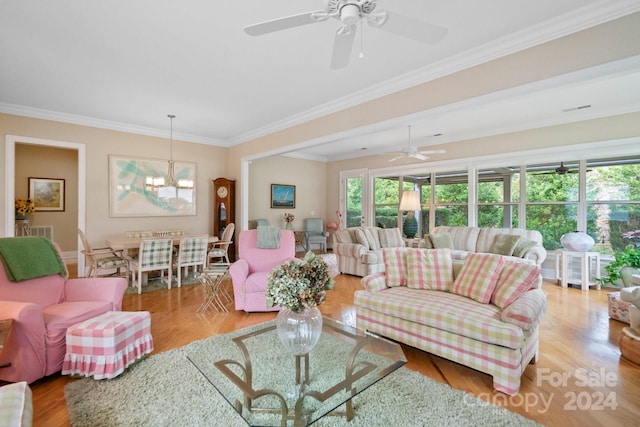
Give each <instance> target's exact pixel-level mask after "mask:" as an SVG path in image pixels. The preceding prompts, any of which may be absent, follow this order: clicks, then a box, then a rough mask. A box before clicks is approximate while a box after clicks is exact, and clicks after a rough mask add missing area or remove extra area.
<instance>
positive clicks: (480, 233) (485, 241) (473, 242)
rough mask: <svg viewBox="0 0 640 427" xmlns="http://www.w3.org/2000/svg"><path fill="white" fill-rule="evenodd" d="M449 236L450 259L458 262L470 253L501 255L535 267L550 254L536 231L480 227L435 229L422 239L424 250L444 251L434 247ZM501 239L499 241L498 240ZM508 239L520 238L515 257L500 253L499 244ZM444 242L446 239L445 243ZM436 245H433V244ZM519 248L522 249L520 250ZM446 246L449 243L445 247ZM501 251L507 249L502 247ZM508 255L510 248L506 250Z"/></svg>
mask: <svg viewBox="0 0 640 427" xmlns="http://www.w3.org/2000/svg"><path fill="white" fill-rule="evenodd" d="M443 234H448V235H449V236H450V237H451V243H452V245H453V246H452V247H451V248H450V249H452V251H451V255H452V257H453V259H455V260H464V259H465V258H466V257H467V255H468V254H469V253H473V252H475V253H498V254H500V255H507V256H512V257H514V258H522V259H525V260H527V261H528V262H533V263H535V264H536V265H542V263H543V261H544V260H545V258H546V257H547V251H546V249H545V248H544V247H543V246H542V234H540V232H539V231H537V230H524V229H521V228H478V227H450V226H440V227H436V228H434V229H433V230H432V231H431V233H430V234H429V235H425V237H424V239H422V242H421V247H424V248H430V247H436V248H438V247H444V246H438V245H433V242H435V241H436V240H437V239H436V238H437V235H443ZM432 235H435V236H436V237H434V238H432V237H431V236H432ZM498 236H500V237H498ZM505 236H520V239H519V240H518V243H517V244H516V247H515V248H514V249H515V250H514V251H512V253H500V251H499V250H497V248H498V247H499V246H500V245H497V243H498V240H497V239H500V238H502V237H505ZM444 240H445V242H446V240H447V239H444ZM432 241H433V242H432ZM518 245H520V246H518ZM445 246H446V243H445ZM501 249H505V247H504V246H503V247H502V248H501ZM506 250H507V252H509V248H506Z"/></svg>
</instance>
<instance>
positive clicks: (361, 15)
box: [244, 0, 447, 69]
mask: <svg viewBox="0 0 640 427" xmlns="http://www.w3.org/2000/svg"><path fill="white" fill-rule="evenodd" d="M376 6H377V4H376V0H325V2H324V7H325V8H324V10H317V11H312V12H307V13H302V14H298V15H292V16H287V17H283V18H277V19H272V20H270V21H265V22H261V23H258V24H253V25H248V26H246V27H244V31H245V32H246V33H247V34H249V35H252V36H260V35H263V34H268V33H272V32H275V31H281V30H286V29H289V28H293V27H298V26H301V25H307V24H313V23H316V22H322V21H326V20H328V19H329V18H335V19H337V20H339V21H340V23H341V25H340V26H339V27H338V28H337V29H336V35H335V39H334V45H333V53H332V58H331V68H332V69H339V68H344V67H346V66H347V65H348V64H349V58H350V56H351V50H352V46H353V41H354V39H355V33H356V31H357V28H358V27H357V26H358V21H361V20H364V19H366V21H367V23H368V24H369V25H370V26H371V27H373V28H380V29H384V30H386V31H389V32H392V33H395V34H397V35H400V36H403V37H406V38H409V39H413V40H416V41H419V42H421V43H436V42H438V41H440V40H441V39H442V38H443V37H444V36H445V35H446V34H447V29H446V28H442V27H440V26H437V25H433V24H428V23H426V22H423V21H420V20H418V19H415V18H412V17H409V16H404V15H399V14H395V13H394V14H391V13H389V12H387V11H383V10H375V9H376ZM390 15H392V16H390ZM361 57H362V56H361Z"/></svg>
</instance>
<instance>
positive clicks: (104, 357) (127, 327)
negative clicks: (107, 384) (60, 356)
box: [62, 311, 153, 380]
mask: <svg viewBox="0 0 640 427" xmlns="http://www.w3.org/2000/svg"><path fill="white" fill-rule="evenodd" d="M152 351H153V338H152V337H151V316H150V314H149V312H148V311H109V312H107V313H104V314H101V315H100V316H97V317H94V318H93V319H89V320H85V321H84V322H80V323H78V324H77V325H74V326H71V327H70V328H69V329H67V353H66V354H65V356H64V363H63V364H62V374H63V375H67V374H70V375H83V376H86V377H90V376H93V378H94V379H96V380H100V379H103V378H114V377H117V376H118V375H120V374H121V373H122V372H123V371H124V370H125V368H126V367H128V366H129V365H131V364H132V363H133V362H135V361H136V360H138V359H140V358H141V357H143V356H144V355H145V354H148V353H151V352H152Z"/></svg>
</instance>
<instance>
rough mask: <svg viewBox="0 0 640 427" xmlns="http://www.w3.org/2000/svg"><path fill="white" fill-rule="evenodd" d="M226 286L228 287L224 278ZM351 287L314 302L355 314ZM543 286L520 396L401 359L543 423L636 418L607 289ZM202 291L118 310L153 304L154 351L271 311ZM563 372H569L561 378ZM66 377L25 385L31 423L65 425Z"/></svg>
mask: <svg viewBox="0 0 640 427" xmlns="http://www.w3.org/2000/svg"><path fill="white" fill-rule="evenodd" d="M226 286H227V287H228V288H229V289H230V286H231V284H230V282H229V280H227V282H226ZM357 289H361V285H360V278H358V277H354V276H347V275H341V276H338V277H337V278H336V285H335V287H334V289H333V290H332V291H330V292H329V293H328V297H327V302H326V304H324V305H323V306H321V307H320V309H321V311H322V312H323V314H325V315H327V316H330V317H332V318H335V319H339V320H342V321H345V322H353V321H354V319H355V308H354V306H353V293H354V292H355V291H356V290H357ZM543 290H544V291H545V292H546V294H547V298H548V312H547V313H546V315H545V318H544V320H543V322H542V325H541V328H540V337H541V341H540V359H539V361H538V363H537V364H535V365H529V366H528V367H527V368H526V370H525V373H524V375H523V379H522V387H521V392H520V394H519V396H517V397H509V396H506V395H504V394H502V393H498V392H494V390H493V388H492V379H491V377H490V376H489V375H486V374H483V373H480V372H477V371H475V370H473V369H470V368H467V367H465V366H462V365H458V364H456V363H453V362H450V361H448V360H445V359H442V358H440V357H437V356H433V355H430V354H428V353H425V352H423V351H420V350H417V349H414V348H411V347H407V346H404V349H405V354H406V356H407V359H408V363H407V365H406V366H407V367H408V368H409V369H413V370H415V371H418V372H420V373H422V374H423V375H426V376H428V377H430V378H433V379H434V380H436V381H439V382H442V383H445V384H449V385H451V386H452V387H454V388H457V389H461V390H465V391H467V392H469V393H471V394H473V395H475V396H478V397H480V398H481V399H483V400H485V401H488V402H490V403H493V404H497V405H501V406H504V407H506V408H508V409H510V410H512V411H514V412H517V413H519V414H521V415H523V416H525V417H527V418H530V419H533V420H535V421H538V422H540V423H542V424H545V425H563V426H587V425H589V426H595V425H607V426H625V425H626V426H628V425H637V423H638V420H640V380H638V378H640V367H639V366H638V365H635V364H633V363H631V362H628V361H627V360H625V359H623V358H621V356H620V350H619V348H618V336H619V334H620V331H621V330H622V328H623V327H624V326H626V325H625V324H623V323H621V322H618V321H616V320H611V319H609V317H608V314H607V299H606V294H607V292H608V291H607V290H604V289H603V290H601V291H597V290H591V291H589V292H582V291H581V290H579V289H574V288H565V289H563V288H561V287H559V286H557V285H556V284H555V283H545V284H543ZM202 298H203V293H202V289H201V287H200V286H197V285H196V286H183V287H182V288H174V289H171V290H166V289H163V290H158V291H154V292H149V293H145V294H142V295H137V294H134V295H126V296H125V298H124V300H123V310H127V311H136V310H148V311H150V312H151V318H152V327H151V330H152V334H153V339H154V344H155V351H154V354H158V353H161V352H164V351H167V350H170V349H174V348H177V347H180V346H183V345H185V344H188V343H190V342H192V341H194V340H199V339H203V338H207V337H209V336H213V335H218V334H223V333H226V332H230V331H233V330H236V329H240V328H244V327H246V326H250V325H254V324H257V323H261V322H264V321H267V320H270V319H273V318H275V313H251V314H249V313H245V312H243V311H235V310H233V309H232V310H231V311H230V312H229V313H218V312H215V311H212V310H209V311H207V312H205V313H204V314H198V313H197V312H196V311H197V309H198V306H199V305H200V303H201V301H202ZM563 375H564V376H565V377H566V376H570V377H569V378H565V379H564V380H560V378H561V377H562V376H563ZM601 375H612V376H614V377H615V380H614V381H611V384H602V383H603V381H604V380H603V379H602V378H601ZM576 376H578V377H581V376H585V377H586V378H589V379H590V383H589V384H583V382H584V381H582V380H580V378H577V377H576ZM70 381H75V380H74V379H70V378H68V377H66V376H60V375H58V374H55V375H52V376H50V377H47V378H44V379H41V380H39V381H36V382H35V383H33V384H32V385H31V387H32V390H33V402H34V423H35V425H36V426H66V425H70V424H69V418H68V414H67V408H66V404H65V400H64V386H65V385H66V384H67V383H69V382H70ZM610 393H613V394H612V395H611V396H613V397H614V399H613V401H612V402H610V403H615V404H617V407H616V408H615V409H611V408H608V407H606V406H603V405H600V406H603V407H602V410H599V408H598V406H597V404H598V399H599V396H600V395H603V396H608V395H609V394H610ZM587 403H589V405H587ZM600 403H604V402H600Z"/></svg>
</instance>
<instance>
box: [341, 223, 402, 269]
mask: <svg viewBox="0 0 640 427" xmlns="http://www.w3.org/2000/svg"><path fill="white" fill-rule="evenodd" d="M356 230H361V231H362V232H363V233H364V237H365V238H366V240H367V244H368V246H369V247H368V248H367V247H366V246H365V245H362V244H360V243H359V242H358V237H356ZM383 230H384V231H383ZM380 233H383V234H384V237H383V236H382V234H380ZM359 234H360V233H359ZM360 240H362V234H361V235H360ZM333 241H334V244H333V252H334V253H335V254H336V258H337V259H338V270H339V271H340V272H341V273H345V274H353V275H355V276H362V277H364V276H367V275H369V274H375V273H379V272H382V271H385V266H384V256H383V253H382V250H383V249H384V248H385V247H404V240H402V235H401V234H400V230H399V229H397V228H390V229H382V228H378V227H351V228H346V229H344V230H338V231H336V232H335V233H334V235H333ZM385 245H390V246H385ZM373 248H376V249H373Z"/></svg>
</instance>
